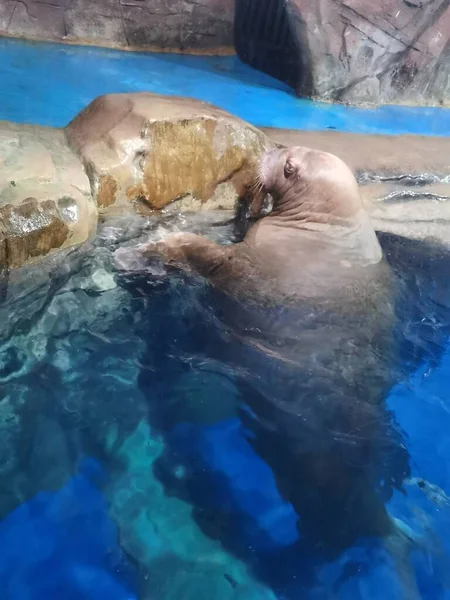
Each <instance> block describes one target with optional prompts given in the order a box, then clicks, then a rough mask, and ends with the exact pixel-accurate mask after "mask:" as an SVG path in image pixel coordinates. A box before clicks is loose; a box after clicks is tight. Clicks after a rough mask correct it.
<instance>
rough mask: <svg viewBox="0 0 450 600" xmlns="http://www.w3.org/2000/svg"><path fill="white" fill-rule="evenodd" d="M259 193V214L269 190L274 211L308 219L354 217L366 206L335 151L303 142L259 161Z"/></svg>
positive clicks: (255, 207)
mask: <svg viewBox="0 0 450 600" xmlns="http://www.w3.org/2000/svg"><path fill="white" fill-rule="evenodd" d="M257 179H258V184H259V189H260V191H261V193H259V194H257V195H256V197H255V199H254V201H253V203H252V207H251V212H252V213H253V215H254V216H257V215H259V213H260V210H261V206H262V203H263V200H264V198H265V196H266V194H270V196H271V197H272V201H273V208H272V215H285V216H289V215H291V216H292V217H295V218H306V219H308V220H314V219H318V220H320V221H323V220H324V219H325V220H326V219H327V218H328V219H333V218H337V219H351V218H352V217H354V216H356V215H357V214H358V213H360V212H361V211H362V210H363V206H362V202H361V198H360V194H359V188H358V184H357V182H356V179H355V177H354V175H353V173H352V171H351V170H350V169H349V167H348V166H347V165H346V164H345V163H344V162H343V161H342V160H341V159H340V158H338V157H337V156H335V155H334V154H329V153H328V152H321V151H320V150H313V149H311V148H305V147H301V146H294V147H291V148H277V149H275V150H270V151H268V152H266V153H265V154H264V155H263V157H262V159H261V162H260V165H259V172H258V178H257Z"/></svg>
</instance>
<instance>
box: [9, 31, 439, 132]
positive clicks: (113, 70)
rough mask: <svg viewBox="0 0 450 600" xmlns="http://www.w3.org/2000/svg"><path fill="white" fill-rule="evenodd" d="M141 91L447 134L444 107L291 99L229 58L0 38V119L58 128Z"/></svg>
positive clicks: (263, 118) (368, 126) (283, 116)
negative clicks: (104, 97) (101, 103)
mask: <svg viewBox="0 0 450 600" xmlns="http://www.w3.org/2000/svg"><path fill="white" fill-rule="evenodd" d="M136 91H149V92H155V93H159V94H168V95H181V96H188V97H193V98H198V99H200V100H204V101H207V102H211V103H213V104H215V105H217V106H220V107H221V108H223V109H225V110H227V111H229V112H231V113H233V114H236V115H237V116H239V117H241V118H242V119H244V120H246V121H249V122H250V123H252V124H254V125H256V126H258V127H279V128H287V129H305V130H324V129H333V130H337V131H346V132H353V133H372V134H374V133H375V134H407V133H410V134H420V135H437V136H448V135H450V109H445V108H425V107H424V108H414V107H400V106H383V107H380V108H374V109H361V108H352V107H346V106H343V105H335V104H327V103H318V102H313V101H309V100H305V99H299V98H296V97H295V96H294V95H293V94H292V92H291V90H290V89H289V88H288V87H287V86H285V85H283V84H281V83H280V82H278V81H276V80H275V79H273V78H271V77H269V76H267V75H264V74H263V73H260V72H258V71H255V70H254V69H251V68H250V67H247V66H246V65H244V64H243V63H242V62H240V61H239V59H238V58H236V57H202V56H182V55H173V54H148V53H130V52H123V51H118V50H107V49H100V48H93V47H81V46H63V45H58V44H48V43H31V42H24V41H19V40H13V39H7V38H3V39H0V119H2V120H10V121H14V122H18V123H35V124H39V125H51V126H57V127H61V126H65V125H66V124H67V123H68V122H69V121H70V120H71V119H72V118H73V117H74V116H75V115H76V114H77V113H78V112H79V111H80V110H81V109H83V108H84V107H85V106H86V105H87V104H88V103H89V102H91V101H92V100H93V99H94V98H95V97H97V96H99V95H101V94H107V93H115V92H116V93H117V92H136Z"/></svg>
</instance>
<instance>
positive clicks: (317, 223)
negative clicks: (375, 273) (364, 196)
mask: <svg viewBox="0 0 450 600" xmlns="http://www.w3.org/2000/svg"><path fill="white" fill-rule="evenodd" d="M256 183H257V186H259V190H258V191H259V193H258V194H256V197H255V199H254V201H253V203H252V207H251V210H252V213H253V214H254V215H255V216H258V214H259V211H260V209H261V204H262V199H263V198H264V196H265V195H266V193H268V194H270V195H271V196H272V199H273V209H272V211H271V213H270V214H269V215H268V216H266V217H265V218H262V219H260V220H258V221H257V222H256V223H255V224H254V225H253V226H252V227H251V228H250V229H249V231H248V232H247V234H246V236H245V238H244V239H243V241H242V242H241V243H238V244H233V245H231V246H221V245H218V244H215V243H213V242H211V241H209V240H208V239H206V238H204V237H202V236H199V235H196V234H191V233H177V234H173V235H170V236H168V237H167V238H166V239H164V240H163V241H161V242H158V243H150V244H144V245H142V246H140V247H138V248H136V249H135V250H133V251H132V252H131V254H130V251H129V250H127V249H121V250H119V251H118V252H117V253H116V262H117V263H118V265H119V267H125V268H126V267H127V266H128V265H127V262H129V261H128V260H127V259H129V257H130V256H131V257H132V259H133V260H134V261H135V262H136V266H138V265H139V257H141V258H146V257H149V256H151V255H153V254H155V253H157V254H159V255H161V256H162V257H163V258H164V260H165V261H166V262H168V263H175V264H178V265H180V264H183V265H184V267H185V268H186V267H189V268H191V269H193V270H195V271H197V272H198V273H199V274H200V275H202V276H204V277H206V278H207V279H208V280H209V281H210V282H212V283H213V284H214V285H215V286H217V287H219V288H221V289H223V290H224V291H226V292H227V293H231V294H233V295H235V296H237V297H241V298H242V297H246V298H247V299H249V298H251V297H253V298H254V299H256V298H258V301H260V300H261V298H262V297H263V296H264V297H265V299H266V300H269V299H270V301H272V302H273V301H274V299H276V300H277V302H279V301H280V300H281V299H283V300H284V301H286V300H288V299H289V298H293V299H296V298H298V297H302V298H306V297H308V298H312V297H318V296H323V295H327V296H329V295H330V294H333V293H335V292H338V291H339V290H342V289H344V288H345V287H346V286H348V285H351V284H352V282H360V281H361V280H362V279H364V278H367V277H371V267H372V266H373V265H378V264H379V263H380V262H381V260H382V252H381V248H380V245H379V243H378V241H377V238H376V235H375V232H374V230H373V227H372V226H371V224H370V222H369V219H368V217H367V214H366V213H365V211H364V209H363V206H362V203H361V199H360V195H359V190H358V185H357V182H356V180H355V178H354V176H353V173H352V172H351V171H350V169H349V168H348V167H347V165H346V164H345V163H343V162H342V161H341V160H340V159H339V158H338V157H336V156H334V155H332V154H328V153H326V152H319V151H316V150H311V149H308V148H301V147H294V148H285V149H277V150H272V151H270V152H268V153H266V154H265V155H264V157H263V159H262V161H261V165H260V169H259V174H258V178H257V182H256ZM140 262H141V264H142V260H141V261H140ZM368 273H370V274H369V275H368Z"/></svg>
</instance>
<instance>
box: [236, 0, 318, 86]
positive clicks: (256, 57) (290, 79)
mask: <svg viewBox="0 0 450 600" xmlns="http://www.w3.org/2000/svg"><path fill="white" fill-rule="evenodd" d="M289 10H294V9H293V8H291V9H289V7H288V3H287V2H286V1H285V0H236V6H235V26H234V31H235V46H236V51H237V54H238V56H239V58H240V59H241V60H242V61H243V62H245V63H247V64H249V65H250V66H252V67H254V68H255V69H259V70H260V71H264V72H265V73H268V74H269V75H271V76H272V77H275V78H276V79H279V80H280V81H283V82H284V83H287V84H288V85H290V86H291V87H292V88H293V89H294V90H295V91H296V92H297V93H298V94H299V95H303V96H308V97H309V96H311V93H312V74H311V59H310V53H309V49H308V47H307V45H306V44H305V43H304V42H305V40H307V36H306V34H305V33H304V28H305V25H304V22H303V21H302V19H301V18H300V15H297V14H296V15H295V17H296V18H295V21H294V20H293V15H292V14H289Z"/></svg>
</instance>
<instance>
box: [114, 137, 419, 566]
mask: <svg viewBox="0 0 450 600" xmlns="http://www.w3.org/2000/svg"><path fill="white" fill-rule="evenodd" d="M259 179H260V182H259V183H260V187H261V194H260V195H258V197H257V198H256V199H255V201H254V204H253V210H254V211H255V212H256V213H257V212H258V210H259V208H260V201H261V199H262V197H263V195H264V194H266V193H268V194H270V195H271V196H272V199H273V208H272V211H271V212H270V214H269V215H268V216H265V217H264V218H261V219H259V220H258V221H257V222H256V223H255V224H254V225H253V226H251V227H250V229H249V231H248V232H247V234H246V236H245V238H244V239H243V241H242V242H240V243H238V244H233V245H230V246H220V245H217V244H215V243H213V242H211V241H209V240H207V239H206V238H203V237H201V236H197V235H193V234H185V233H183V234H176V235H172V236H169V237H168V238H166V239H165V240H163V241H162V242H157V243H150V244H147V245H143V246H140V247H138V248H137V249H135V250H133V251H131V254H130V251H129V250H127V251H125V252H121V251H119V252H118V253H117V257H116V260H117V263H118V266H119V267H121V268H127V264H129V258H130V256H132V258H133V260H137V264H138V265H142V264H143V263H145V261H147V260H149V259H150V257H152V256H154V255H159V256H162V258H163V260H164V261H165V262H167V263H171V264H175V265H177V266H180V267H182V268H183V269H187V270H192V271H194V272H196V273H198V274H200V275H201V276H203V277H205V278H206V279H207V280H208V281H210V282H211V284H212V285H213V287H214V288H216V289H217V290H219V293H220V295H221V301H220V302H219V305H220V310H221V312H222V316H223V320H224V322H226V323H227V325H228V326H229V328H230V329H231V331H232V332H233V341H232V342H231V343H228V344H224V345H223V347H221V348H220V350H219V351H218V356H217V357H218V358H219V359H221V360H222V361H224V362H227V363H231V364H233V365H236V366H237V367H239V372H240V373H241V375H240V376H239V381H238V385H239V388H240V390H241V393H242V402H243V405H244V408H245V410H243V411H242V418H243V420H244V421H245V424H246V425H247V426H248V428H249V429H250V431H251V432H252V435H251V443H252V444H253V446H254V448H255V449H256V451H257V452H258V454H259V455H260V456H261V457H262V458H263V459H264V460H265V461H266V462H267V463H268V464H269V465H270V467H271V468H272V470H273V472H274V475H275V478H276V480H277V484H278V487H279V490H280V492H281V493H282V495H283V496H284V497H285V498H286V499H287V500H289V501H290V502H291V503H292V504H293V505H294V507H295V508H296V510H297V513H298V515H299V517H300V526H301V529H302V532H303V534H304V535H305V536H306V537H307V538H309V539H310V540H311V543H312V544H313V545H314V546H315V547H320V548H322V549H323V551H324V553H325V555H326V556H328V557H331V556H334V555H336V553H339V552H340V551H342V550H343V549H345V548H346V547H348V546H350V545H351V544H353V543H354V542H355V541H356V540H357V539H359V538H361V537H364V536H380V537H389V536H391V535H392V534H394V532H395V531H396V525H395V524H394V523H393V521H392V520H391V518H390V517H389V515H388V514H387V512H386V510H385V507H384V503H385V501H386V500H387V499H388V498H389V497H390V495H391V494H392V491H393V489H394V487H399V486H400V485H401V484H402V481H403V479H404V478H405V477H406V476H408V475H409V459H408V454H407V451H406V449H405V447H404V445H403V444H402V440H401V435H400V433H399V432H397V431H396V429H395V426H394V425H393V423H392V418H391V415H390V414H389V413H388V411H387V410H386V408H385V406H384V397H385V395H386V393H387V392H388V390H389V389H390V388H391V386H392V385H393V383H395V381H396V380H397V377H398V370H397V365H396V360H397V352H396V347H395V343H394V338H393V336H392V330H393V326H394V320H395V317H394V295H395V282H394V280H393V278H392V277H391V273H390V270H389V268H388V265H387V264H386V263H385V261H384V259H383V256H382V251H381V248H380V245H379V243H378V240H377V237H376V235H375V232H374V230H373V227H372V226H371V224H370V221H369V219H368V216H367V214H366V213H365V211H364V210H363V207H362V203H361V199H360V195H359V189H358V185H357V183H356V180H355V178H354V176H353V174H352V173H351V171H350V169H348V167H347V166H346V165H345V164H344V163H343V162H342V161H341V160H340V159H338V158H337V157H335V156H333V155H330V154H327V153H324V152H318V151H314V150H310V149H308V148H299V147H296V148H285V149H279V150H274V151H271V152H269V153H267V154H266V155H265V156H264V158H263V160H262V162H261V168H260V174H259ZM216 351H217V350H216ZM211 401H212V402H213V399H212V400H211Z"/></svg>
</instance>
